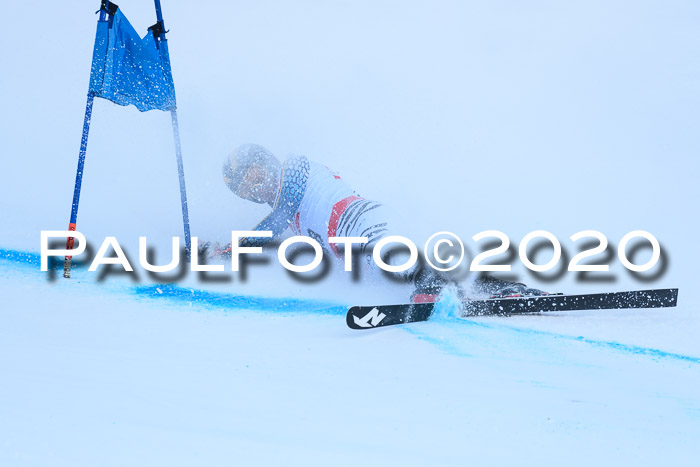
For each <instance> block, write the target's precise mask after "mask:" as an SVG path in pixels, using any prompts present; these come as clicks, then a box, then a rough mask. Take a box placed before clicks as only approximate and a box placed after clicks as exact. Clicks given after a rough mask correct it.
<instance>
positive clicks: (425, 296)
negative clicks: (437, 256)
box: [411, 268, 465, 304]
mask: <svg viewBox="0 0 700 467" xmlns="http://www.w3.org/2000/svg"><path fill="white" fill-rule="evenodd" d="M450 282H451V281H450V280H448V279H446V278H444V277H443V276H442V275H440V274H439V273H437V272H436V271H434V270H433V269H426V268H423V269H420V270H419V271H418V272H417V273H416V277H415V279H414V280H413V283H414V285H415V286H416V288H415V290H414V291H413V293H412V294H411V303H412V304H415V303H436V302H437V301H438V300H439V299H440V293H442V290H443V289H444V288H445V286H446V285H448V284H449V283H450ZM454 285H455V286H456V287H457V295H458V296H459V298H460V300H464V299H465V293H464V289H463V288H462V287H461V286H460V285H459V284H457V283H454Z"/></svg>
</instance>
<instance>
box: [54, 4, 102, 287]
mask: <svg viewBox="0 0 700 467" xmlns="http://www.w3.org/2000/svg"><path fill="white" fill-rule="evenodd" d="M104 20H105V10H104V8H100V17H99V19H98V21H104ZM94 101H95V94H94V93H93V92H92V91H88V95H87V103H86V104H85V119H84V120H83V136H82V137H81V139H80V152H79V153H78V169H77V170H76V173H75V187H74V188H73V204H72V206H71V211H70V222H69V223H68V230H69V231H71V232H75V225H76V223H77V222H78V205H79V204H80V187H81V186H82V184H83V170H84V169H85V153H86V151H87V142H88V136H89V135H90V120H91V119H92V103H93V102H94ZM74 242H75V238H74V237H68V238H67V240H66V250H72V249H73V243H74ZM72 260H73V256H70V255H66V257H65V258H64V259H63V277H65V278H66V279H68V278H70V270H71V264H72Z"/></svg>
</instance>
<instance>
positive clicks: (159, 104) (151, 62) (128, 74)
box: [90, 9, 176, 112]
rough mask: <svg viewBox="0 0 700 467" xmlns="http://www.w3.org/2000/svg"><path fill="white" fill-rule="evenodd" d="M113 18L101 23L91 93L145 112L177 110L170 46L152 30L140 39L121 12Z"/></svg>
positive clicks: (95, 49)
mask: <svg viewBox="0 0 700 467" xmlns="http://www.w3.org/2000/svg"><path fill="white" fill-rule="evenodd" d="M109 16H110V17H109V19H107V20H105V21H98V22H97V34H96V35H95V48H94V51H93V55H92V71H91V72H90V92H91V93H94V95H95V96H97V97H102V98H104V99H109V100H110V101H112V102H114V103H115V104H119V105H130V104H133V105H134V106H136V108H137V109H139V110H140V111H141V112H145V111H147V110H153V109H157V110H173V109H175V108H176V104H175V85H174V84H173V77H172V74H171V72H170V57H169V56H168V47H167V42H166V41H158V40H157V39H156V38H155V37H154V36H153V34H154V31H152V30H149V31H148V32H147V33H146V35H145V36H144V37H143V39H142V38H141V37H139V35H138V33H137V32H136V30H135V29H134V28H133V26H131V24H130V23H129V20H128V19H126V16H124V14H122V12H121V10H119V9H117V11H116V12H115V14H114V15H109Z"/></svg>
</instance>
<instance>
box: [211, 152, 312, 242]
mask: <svg viewBox="0 0 700 467" xmlns="http://www.w3.org/2000/svg"><path fill="white" fill-rule="evenodd" d="M309 169H310V165H309V161H308V160H307V159H306V157H304V156H299V157H293V158H290V159H287V160H286V161H285V162H284V166H283V167H282V181H281V183H280V191H279V193H278V194H277V199H276V200H275V204H274V205H273V207H272V212H271V213H270V214H268V215H267V216H266V217H265V218H264V219H263V220H262V221H260V223H259V224H258V225H256V226H255V227H254V228H253V230H255V231H261V230H268V231H272V237H246V238H241V239H240V241H239V243H238V244H239V246H242V247H255V246H264V245H266V244H267V243H269V242H270V241H272V240H273V239H275V238H278V237H280V236H281V235H282V234H283V233H284V231H285V230H287V228H288V227H289V226H290V225H291V223H292V222H293V220H294V215H295V214H296V212H297V211H298V210H299V205H301V200H302V199H303V198H304V194H305V193H306V182H307V179H308V177H309ZM230 254H231V244H228V245H227V246H226V248H224V249H223V250H222V251H221V253H220V256H230Z"/></svg>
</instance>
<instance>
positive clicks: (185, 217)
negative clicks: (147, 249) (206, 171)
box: [154, 0, 192, 261]
mask: <svg viewBox="0 0 700 467" xmlns="http://www.w3.org/2000/svg"><path fill="white" fill-rule="evenodd" d="M154 3H155V7H156V20H157V21H158V23H159V24H160V31H161V33H160V38H159V41H160V43H161V45H162V46H163V47H165V48H166V53H165V56H166V57H168V63H164V64H163V65H164V66H166V67H167V71H168V72H169V73H170V72H171V71H170V62H169V60H170V56H169V54H168V53H167V47H168V44H167V39H166V38H165V23H164V22H163V11H162V10H161V8H160V0H154ZM162 56H163V55H161V57H162ZM170 119H171V121H172V124H173V139H174V140H175V157H176V159H177V175H178V178H179V180H180V203H181V204H182V224H183V227H184V230H185V251H186V254H187V261H189V260H190V255H191V250H192V245H191V240H190V215H189V212H188V209H187V189H186V187H185V168H184V165H183V163H182V146H181V145H180V126H179V125H178V121H177V107H175V108H173V109H171V110H170Z"/></svg>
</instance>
